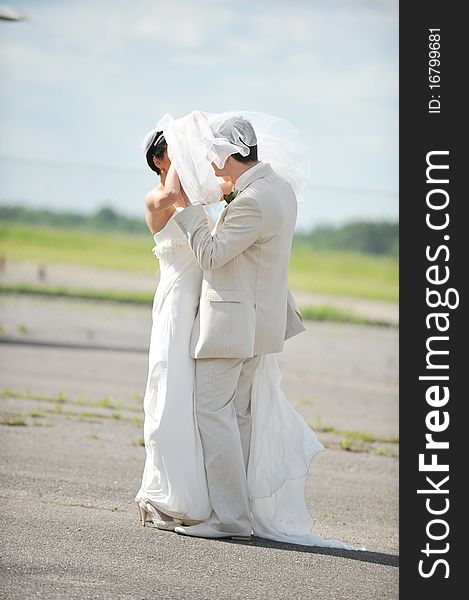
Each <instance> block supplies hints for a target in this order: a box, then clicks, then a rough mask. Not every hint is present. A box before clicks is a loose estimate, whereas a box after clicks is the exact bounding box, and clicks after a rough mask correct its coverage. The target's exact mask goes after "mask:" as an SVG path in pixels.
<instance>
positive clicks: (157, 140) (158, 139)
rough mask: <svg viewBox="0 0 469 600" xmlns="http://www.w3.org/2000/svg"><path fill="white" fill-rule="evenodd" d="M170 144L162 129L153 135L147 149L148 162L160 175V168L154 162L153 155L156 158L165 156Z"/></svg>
mask: <svg viewBox="0 0 469 600" xmlns="http://www.w3.org/2000/svg"><path fill="white" fill-rule="evenodd" d="M167 147H168V145H167V143H166V140H165V138H164V135H163V132H162V131H157V132H156V133H155V135H154V136H153V139H152V141H151V143H150V147H149V148H148V150H147V157H146V158H147V164H148V166H149V167H150V169H151V170H152V171H155V173H157V174H158V175H161V172H160V170H159V169H158V167H157V166H156V165H155V163H154V162H153V157H155V158H160V159H161V158H163V156H164V153H165V152H166V149H167Z"/></svg>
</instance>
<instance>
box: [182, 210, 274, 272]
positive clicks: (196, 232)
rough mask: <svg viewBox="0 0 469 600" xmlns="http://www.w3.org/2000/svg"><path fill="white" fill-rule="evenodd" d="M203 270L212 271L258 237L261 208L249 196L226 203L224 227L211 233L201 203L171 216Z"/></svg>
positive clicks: (261, 222) (247, 246)
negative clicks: (186, 238) (213, 233)
mask: <svg viewBox="0 0 469 600" xmlns="http://www.w3.org/2000/svg"><path fill="white" fill-rule="evenodd" d="M174 220H175V221H176V223H177V224H178V226H179V228H180V229H181V230H182V232H183V233H184V234H185V235H186V236H187V237H188V240H189V244H190V247H191V248H192V252H193V253H194V255H195V257H196V259H197V261H198V263H199V265H200V266H201V267H202V269H204V271H212V270H215V269H218V268H220V267H222V266H223V265H224V264H226V263H227V262H229V261H230V260H232V259H233V258H235V257H236V256H238V255H239V254H241V253H242V252H244V251H245V250H246V249H247V248H249V246H252V244H254V242H255V241H256V240H257V239H258V238H259V237H260V235H261V231H262V224H263V215H262V211H261V209H260V208H259V206H258V204H257V202H256V201H255V200H253V199H252V198H237V199H236V201H234V202H233V203H232V204H230V205H229V207H228V210H227V212H226V215H225V220H224V222H223V226H222V227H220V229H219V230H218V231H217V233H216V234H215V235H212V234H211V233H210V229H209V227H208V224H207V219H206V215H205V211H204V209H203V207H202V206H201V205H193V206H189V207H187V208H185V209H184V210H182V211H181V212H179V213H177V214H176V215H175V216H174Z"/></svg>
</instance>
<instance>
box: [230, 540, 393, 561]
mask: <svg viewBox="0 0 469 600" xmlns="http://www.w3.org/2000/svg"><path fill="white" fill-rule="evenodd" d="M219 541H220V542H224V543H225V544H238V545H239V544H241V545H246V546H254V547H258V548H273V549H276V550H287V551H290V552H307V553H308V554H321V555H324V556H337V557H338V558H347V559H349V560H358V561H360V562H367V563H374V564H377V565H385V566H388V567H398V566H399V556H398V555H397V554H385V553H383V552H369V551H368V550H343V549H341V548H323V547H321V546H301V545H299V544H286V543H284V542H274V541H272V540H266V539H264V538H258V537H254V536H253V537H252V538H251V540H250V541H246V542H243V541H235V540H228V539H226V540H223V539H222V540H219Z"/></svg>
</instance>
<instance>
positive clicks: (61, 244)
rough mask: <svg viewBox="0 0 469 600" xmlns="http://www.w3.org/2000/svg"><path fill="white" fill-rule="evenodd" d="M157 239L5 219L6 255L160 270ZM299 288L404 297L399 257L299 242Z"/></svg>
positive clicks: (293, 274)
mask: <svg viewBox="0 0 469 600" xmlns="http://www.w3.org/2000/svg"><path fill="white" fill-rule="evenodd" d="M153 246H154V243H153V240H152V238H151V236H150V234H148V236H147V237H145V236H138V235H125V234H111V233H104V232H91V231H81V230H74V229H55V228H50V227H43V226H41V227H34V226H31V225H20V224H12V223H0V255H2V256H5V257H7V259H9V260H25V261H33V262H37V263H44V264H48V263H64V264H74V265H82V266H90V267H105V268H109V269H122V270H129V271H134V272H135V271H137V272H138V271H140V272H148V273H151V272H154V270H155V265H156V264H157V263H156V258H155V257H154V256H153V254H152V252H151V249H152V247H153ZM290 287H291V288H292V289H293V290H305V291H311V292H322V293H328V294H338V295H344V296H355V297H360V298H373V299H379V300H393V301H395V300H397V299H398V263H397V259H392V258H389V257H381V256H371V255H364V254H359V253H347V252H335V251H316V250H313V249H311V248H309V247H307V246H305V245H302V244H295V245H294V247H293V250H292V255H291V262H290Z"/></svg>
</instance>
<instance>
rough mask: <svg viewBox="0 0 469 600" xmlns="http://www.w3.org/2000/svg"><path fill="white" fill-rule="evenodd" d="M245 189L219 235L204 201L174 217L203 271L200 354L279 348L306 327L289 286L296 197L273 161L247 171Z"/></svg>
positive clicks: (241, 354) (240, 354) (197, 332)
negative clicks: (209, 223)
mask: <svg viewBox="0 0 469 600" xmlns="http://www.w3.org/2000/svg"><path fill="white" fill-rule="evenodd" d="M240 179H241V178H240ZM238 181H240V180H238ZM238 192H239V193H238V195H237V196H236V198H235V199H234V200H233V201H232V202H231V203H230V204H228V206H227V207H226V208H225V210H224V211H223V213H222V214H221V216H220V219H219V220H218V222H217V224H216V226H215V228H214V230H213V232H211V231H210V229H209V226H208V224H207V219H206V215H205V212H204V209H203V207H202V206H200V205H195V206H189V207H188V208H185V209H184V210H182V211H180V212H179V213H177V214H176V215H175V216H174V219H175V221H176V223H177V224H178V226H179V227H180V229H181V230H182V231H183V232H184V234H186V236H187V238H188V241H189V244H190V246H191V248H192V251H193V253H194V255H195V257H196V258H197V261H198V262H199V264H200V266H201V267H202V269H203V271H204V274H203V282H202V291H201V298H200V308H199V312H198V314H197V317H196V320H195V323H194V328H193V330H192V336H191V354H192V356H193V357H194V358H249V357H251V356H255V355H258V354H269V353H272V352H280V351H281V350H282V348H283V344H284V340H285V339H288V338H289V337H292V336H293V335H296V334H297V333H300V332H301V331H304V326H303V324H302V320H301V315H300V314H299V313H298V311H297V309H296V304H295V301H294V299H293V296H292V295H291V294H290V292H289V290H288V262H289V259H290V250H291V243H292V237H293V231H294V228H295V223H296V216H297V200H296V197H295V194H294V192H293V190H292V188H291V186H290V185H289V184H288V183H287V182H286V181H285V180H284V179H282V178H281V177H279V176H278V175H277V174H276V173H275V171H273V169H272V168H271V167H270V165H268V164H262V165H260V166H259V167H258V168H255V169H253V173H252V174H250V172H249V171H247V172H246V174H245V175H244V176H243V177H242V185H241V186H240V189H239V190H238Z"/></svg>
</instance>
